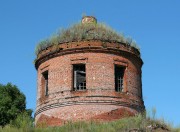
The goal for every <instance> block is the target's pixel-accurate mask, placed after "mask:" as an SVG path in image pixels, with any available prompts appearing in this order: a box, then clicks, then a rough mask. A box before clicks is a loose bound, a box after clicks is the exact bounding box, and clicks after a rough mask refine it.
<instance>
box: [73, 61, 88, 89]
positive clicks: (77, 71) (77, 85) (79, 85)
mask: <svg viewBox="0 0 180 132" xmlns="http://www.w3.org/2000/svg"><path fill="white" fill-rule="evenodd" d="M73 74H74V85H73V86H74V90H75V91H76V90H85V89H86V71H85V65H84V64H77V65H73Z"/></svg>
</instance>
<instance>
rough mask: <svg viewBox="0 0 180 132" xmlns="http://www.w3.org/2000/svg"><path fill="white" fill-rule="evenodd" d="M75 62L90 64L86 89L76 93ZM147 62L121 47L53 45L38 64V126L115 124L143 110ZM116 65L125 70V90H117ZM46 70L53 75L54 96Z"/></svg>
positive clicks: (101, 44) (135, 53) (79, 43)
mask: <svg viewBox="0 0 180 132" xmlns="http://www.w3.org/2000/svg"><path fill="white" fill-rule="evenodd" d="M104 44H105V45H106V46H105V47H104ZM73 64H85V68H86V90H84V91H73ZM142 64H143V62H142V60H141V58H140V53H139V52H138V51H137V49H134V48H132V47H130V46H127V45H125V44H121V43H108V42H106V43H103V42H101V41H85V42H72V43H64V44H60V45H59V47H58V50H56V51H54V49H53V47H49V48H48V49H46V50H45V51H42V52H41V53H40V54H39V55H38V59H37V60H36V62H35V66H36V68H37V71H38V79H37V85H38V87H37V107H36V113H35V123H36V124H41V123H45V124H47V125H48V126H56V125H63V124H65V123H66V122H68V121H79V120H87V121H89V120H100V121H111V120H116V119H120V118H122V117H124V116H132V115H135V114H137V113H139V112H142V111H143V110H144V102H143V100H142V83H141V67H142ZM115 65H119V66H123V67H125V72H124V82H123V85H124V87H123V91H122V92H116V91H115V73H114V72H115V71H114V67H115ZM44 71H48V96H45V86H44V82H43V75H42V73H43V72H44Z"/></svg>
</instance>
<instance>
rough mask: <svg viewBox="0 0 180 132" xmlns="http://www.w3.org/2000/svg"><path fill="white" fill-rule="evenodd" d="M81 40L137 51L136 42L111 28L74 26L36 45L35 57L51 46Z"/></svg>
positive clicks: (85, 25) (92, 25)
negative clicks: (109, 43)
mask: <svg viewBox="0 0 180 132" xmlns="http://www.w3.org/2000/svg"><path fill="white" fill-rule="evenodd" d="M83 40H101V41H108V42H121V43H126V44H127V45H130V46H132V47H134V48H136V49H138V50H139V47H138V46H137V44H136V42H135V41H134V40H132V38H130V37H127V38H126V37H124V35H123V34H121V33H117V32H116V31H114V30H113V29H112V28H111V27H109V26H107V25H105V24H103V23H97V24H81V23H78V24H74V25H73V26H71V27H69V28H67V29H61V30H59V32H58V33H56V34H55V35H53V36H51V37H50V38H49V39H45V40H43V41H41V42H39V43H38V45H37V46H36V49H35V53H36V55H38V54H39V53H40V52H41V51H42V50H45V49H46V48H47V47H49V46H52V45H58V44H60V43H67V42H78V41H83Z"/></svg>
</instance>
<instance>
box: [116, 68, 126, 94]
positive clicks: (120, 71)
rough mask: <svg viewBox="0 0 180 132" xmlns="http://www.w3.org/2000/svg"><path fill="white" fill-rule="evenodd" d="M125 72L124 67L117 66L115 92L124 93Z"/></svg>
mask: <svg viewBox="0 0 180 132" xmlns="http://www.w3.org/2000/svg"><path fill="white" fill-rule="evenodd" d="M124 70H125V68H124V67H121V66H117V65H115V91H117V92H122V91H123V83H124Z"/></svg>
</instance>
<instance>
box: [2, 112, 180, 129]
mask: <svg viewBox="0 0 180 132" xmlns="http://www.w3.org/2000/svg"><path fill="white" fill-rule="evenodd" d="M155 112H156V111H154V110H153V111H152V114H151V117H150V116H149V115H147V114H139V115H136V116H134V117H127V118H123V119H120V120H117V121H112V122H104V123H102V122H94V121H90V122H84V121H81V122H75V123H72V122H69V123H67V124H66V125H64V126H61V127H48V126H46V125H45V124H44V125H43V127H44V128H34V127H33V125H32V124H33V122H32V121H31V120H29V117H28V116H26V115H22V116H21V117H19V118H18V119H17V120H16V123H14V124H9V125H6V126H5V127H4V128H0V132H1V131H3V132H180V127H179V128H173V126H172V124H168V123H166V122H165V121H164V120H163V119H161V120H159V119H156V117H155V114H156V113H155ZM23 117H24V118H23ZM18 122H19V123H18Z"/></svg>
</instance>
